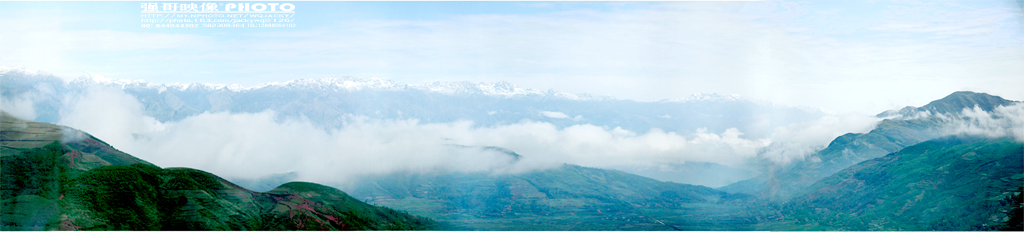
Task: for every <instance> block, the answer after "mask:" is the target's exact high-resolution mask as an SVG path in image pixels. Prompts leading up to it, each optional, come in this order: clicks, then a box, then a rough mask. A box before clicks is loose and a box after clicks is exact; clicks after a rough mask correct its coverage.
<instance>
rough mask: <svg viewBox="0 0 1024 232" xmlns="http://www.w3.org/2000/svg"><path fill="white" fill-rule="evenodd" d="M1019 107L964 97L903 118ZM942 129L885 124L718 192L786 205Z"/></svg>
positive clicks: (922, 121)
mask: <svg viewBox="0 0 1024 232" xmlns="http://www.w3.org/2000/svg"><path fill="white" fill-rule="evenodd" d="M1014 103H1016V102H1015V101H1010V100H1006V99H1003V98H1000V97H998V96H992V95H988V94H984V93H974V92H968V91H961V92H955V93H953V94H950V95H949V96H947V97H945V98H942V99H939V100H935V101H932V102H931V103H928V104H927V105H925V106H923V107H921V108H914V107H908V108H905V109H904V110H901V111H900V112H901V113H902V114H910V113H913V112H918V111H922V110H928V111H931V112H932V113H956V112H960V111H961V109H963V108H965V107H974V106H978V107H979V108H981V109H986V110H989V111H991V110H992V109H994V108H995V107H997V106H1002V105H1010V104H1014ZM958 107H959V108H958ZM891 114H893V113H892V112H888V114H887V113H883V114H880V116H891ZM942 124H943V121H942V120H940V119H938V118H935V117H926V118H916V119H899V118H895V119H885V120H882V121H881V122H880V123H879V124H878V125H877V126H876V127H875V129H873V130H871V131H870V132H868V133H849V134H845V135H843V136H840V137H838V138H836V139H834V140H833V141H832V142H831V143H830V144H829V145H828V146H827V147H826V148H825V149H822V150H821V151H818V152H816V153H814V154H811V155H810V156H809V157H807V159H804V160H799V161H796V162H793V163H790V164H787V165H783V166H778V167H775V166H773V167H772V169H771V170H770V171H769V172H767V173H765V174H762V175H759V176H756V177H754V178H751V179H747V180H743V181H740V182H737V183H734V184H730V185H727V186H724V187H722V188H719V190H722V191H726V192H733V193H746V194H750V195H755V196H758V197H763V198H766V199H772V200H786V199H788V198H790V197H793V196H795V195H796V194H799V193H801V192H802V191H803V190H804V189H805V188H807V187H809V186H810V185H811V184H813V183H815V182H817V181H818V180H821V179H822V178H825V177H828V176H830V175H832V174H834V173H836V172H838V171H840V170H843V169H845V168H847V167H850V166H852V165H854V164H857V163H860V162H862V161H865V160H868V159H873V158H877V157H881V156H884V155H886V154H889V153H892V152H896V151H899V150H900V149H902V148H904V147H906V146H910V145H914V144H917V143H920V142H924V141H928V140H930V139H934V138H937V137H939V136H941V135H943V131H942V128H941V127H940V126H941V125H942Z"/></svg>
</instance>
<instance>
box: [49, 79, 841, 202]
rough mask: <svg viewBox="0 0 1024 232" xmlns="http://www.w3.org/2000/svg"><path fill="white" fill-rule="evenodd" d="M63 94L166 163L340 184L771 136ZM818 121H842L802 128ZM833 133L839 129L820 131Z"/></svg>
mask: <svg viewBox="0 0 1024 232" xmlns="http://www.w3.org/2000/svg"><path fill="white" fill-rule="evenodd" d="M64 102H65V103H66V106H64V107H63V109H62V111H61V120H60V122H59V123H60V124H63V125H68V126H71V127H74V128H78V129H81V130H83V131H86V132H88V133H91V134H93V135H94V136H96V137H98V138H100V139H103V140H104V141H106V142H108V143H110V144H111V145H113V146H114V147H116V148H118V149H121V150H123V151H125V152H128V153H129V154H132V155H135V156H138V157H139V158H142V159H145V160H148V161H150V162H153V163H155V164H157V165H160V166H163V167H192V168H197V169H202V170H206V171H210V172H212V173H215V174H218V175H221V176H224V177H228V178H253V177H260V176H267V175H270V174H275V173H285V172H292V171H294V172H297V173H298V174H299V179H302V180H308V181H316V182H321V183H344V182H345V181H346V180H348V179H349V178H354V177H358V176H360V175H365V174H383V173H389V172H395V171H413V172H419V171H431V170H451V171H465V172H473V171H495V172H521V171H528V170H535V169H543V168H549V167H556V166H557V165H560V164H562V163H572V164H578V165H585V166H593V167H613V166H655V165H661V164H671V163H684V162H712V163H720V164H725V165H730V166H737V165H742V164H743V163H744V161H745V160H746V159H748V158H752V157H755V156H756V155H757V153H758V151H759V150H761V149H763V148H764V147H766V146H768V145H770V144H772V140H771V139H758V140H748V139H743V138H740V135H741V134H742V133H741V132H740V131H739V130H737V129H735V128H731V129H727V130H725V131H723V132H721V133H715V132H711V131H707V130H706V129H701V130H697V131H696V132H695V133H694V134H690V135H681V134H677V133H674V132H665V131H662V130H659V129H653V130H650V131H648V132H646V133H642V134H641V133H637V132H633V131H628V130H624V129H622V128H604V127H599V126H594V125H589V124H583V125H573V126H569V127H565V128H562V129H558V127H556V126H555V125H553V124H550V123H547V122H534V121H526V120H524V121H522V122H519V123H515V124H510V125H501V126H490V127H479V126H475V125H474V124H473V123H472V122H469V121H460V122H452V123H430V124H422V123H419V121H417V120H377V119H368V118H364V117H358V116H350V117H348V118H347V119H346V124H345V125H344V126H343V127H342V128H340V129H323V128H318V127H316V126H314V125H313V124H312V123H310V122H309V121H307V120H304V119H279V118H278V117H277V116H276V113H275V112H273V111H264V112H260V113H228V112H216V113H211V112H207V113H203V114H199V115H196V116H192V117H188V118H185V119H183V120H181V121H177V122H167V123H162V122H159V121H157V120H155V119H153V118H152V117H149V116H146V115H145V114H144V112H143V110H142V105H141V104H140V103H139V102H138V101H137V100H135V98H133V97H132V96H129V95H127V94H125V93H124V92H122V91H120V90H117V89H102V88H94V89H90V90H88V91H85V92H84V93H83V94H82V95H76V96H73V97H69V99H66V100H65V101H64ZM566 117H568V116H566ZM840 120H843V119H840V118H836V119H833V121H840ZM833 121H826V123H828V122H833ZM808 125H812V124H808ZM817 129H831V130H837V129H838V130H841V129H842V127H830V126H810V127H808V128H807V130H817ZM795 133H798V131H797V130H796V129H792V128H789V129H787V128H780V129H779V130H778V131H777V134H778V135H782V136H790V135H791V134H795ZM832 133H839V132H828V133H825V134H826V135H828V134H832ZM808 137H814V138H815V139H814V140H811V141H810V143H819V142H821V143H827V141H825V139H821V138H817V137H815V136H808ZM799 140H804V138H801V137H794V138H792V139H788V140H786V139H783V140H780V141H787V142H791V143H792V144H793V145H792V146H798V145H804V144H807V142H801V141H799ZM822 141H824V142H822ZM452 145H466V146H498V147H504V148H508V149H511V150H513V151H515V152H517V153H519V154H521V155H522V158H521V159H520V160H518V161H515V160H514V159H513V158H512V157H511V156H509V155H507V154H503V153H500V152H497V151H489V150H485V149H473V148H466V147H462V146H452Z"/></svg>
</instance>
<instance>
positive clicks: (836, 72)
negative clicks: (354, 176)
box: [0, 0, 1024, 115]
mask: <svg viewBox="0 0 1024 232" xmlns="http://www.w3.org/2000/svg"><path fill="white" fill-rule="evenodd" d="M149 2H157V1H149ZM174 2H190V1H174ZM207 2H211V1H207ZM235 2H237V1H235ZM140 3H145V2H131V1H125V2H0V15H3V17H0V28H3V29H2V33H0V65H4V66H8V67H25V68H26V69H28V70H43V71H45V72H48V73H52V74H54V75H57V76H60V77H63V78H67V79H73V78H77V77H80V76H82V75H84V74H86V73H93V74H98V75H102V76H105V77H108V78H115V79H143V80H147V81H150V82H154V83H177V82H182V83H194V82H202V83H213V84H240V85H242V86H256V85H260V84H263V83H267V82H286V81H289V80H294V79H306V78H323V77H329V76H355V77H377V78H382V79H388V80H394V81H400V82H404V83H408V84H420V83H425V82H432V81H472V82H498V81H508V82H511V83H514V84H517V85H519V86H521V87H526V88H534V89H540V90H547V89H554V90H557V91H562V92H571V93H591V94H599V95H610V96H613V97H616V98H619V99H632V100H637V101H657V100H661V99H676V98H683V97H686V96H690V95H691V94H694V93H718V94H737V95H740V96H745V97H751V98H757V99H763V100H767V101H771V102H775V103H778V104H784V105H792V106H809V107H816V108H822V109H826V110H830V111H834V112H839V113H861V114H872V115H873V114H876V113H879V112H881V111H884V110H888V109H895V108H901V107H903V106H921V105H924V104H927V103H928V102H929V101H931V100H935V99H939V98H942V97H943V96H945V95H948V94H949V93H952V92H954V91H960V90H971V91H980V92H986V93H990V94H994V95H998V96H1002V97H1004V98H1008V99H1012V100H1024V91H1022V90H1024V65H1022V64H1024V3H1022V1H1014V0H998V1H997V0H991V1H975V0H971V1H912V0H903V1H737V2H721V1H714V2H304V1H303V2H287V1H281V3H292V4H294V5H295V10H294V12H295V13H294V19H295V24H296V27H294V28H143V27H142V26H141V24H142V23H141V19H142V16H141V15H142V14H141V9H140ZM194 3H197V4H199V3H202V2H194ZM218 3H220V4H225V3H228V2H218Z"/></svg>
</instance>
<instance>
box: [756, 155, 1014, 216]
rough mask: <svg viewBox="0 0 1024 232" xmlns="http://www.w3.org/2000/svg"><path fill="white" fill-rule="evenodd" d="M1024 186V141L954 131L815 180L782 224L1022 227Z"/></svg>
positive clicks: (792, 205)
mask: <svg viewBox="0 0 1024 232" xmlns="http://www.w3.org/2000/svg"><path fill="white" fill-rule="evenodd" d="M1022 188H1024V144H1021V143H1019V142H1014V141H1012V140H996V141H991V140H990V139H979V138H967V137H959V138H957V137H946V138H941V139H936V140H931V141H927V142H923V143H920V144H917V145H913V146H909V147H907V148H904V149H903V150H901V151H899V152H897V153H893V154H890V155H887V156H884V157H880V158H876V159H872V160H868V161H865V162H863V163H860V164H858V165H855V166H853V167H850V168H848V169H845V170H843V171H841V172H838V173H836V174H835V175H832V176H830V177H828V178H825V179H823V180H821V181H819V182H817V183H815V184H814V185H813V186H811V187H810V188H808V189H809V190H807V191H806V192H804V193H803V194H801V195H800V196H799V197H796V198H794V199H793V200H792V201H791V202H790V203H789V205H788V208H789V209H788V210H787V213H788V214H790V218H788V219H787V220H786V221H785V222H783V223H778V224H776V225H784V224H787V223H788V224H803V225H808V226H812V227H803V229H816V230H990V229H1001V228H1003V227H1004V226H1007V225H1011V226H1017V228H1019V227H1020V219H1019V215H1020V212H1019V211H1020V199H1019V198H1020V197H1021V190H1022ZM1014 202H1016V203H1014ZM1014 205H1016V207H1015V206H1014ZM1015 211H1016V213H1015V214H1016V215H1018V216H1016V219H1013V217H1014V216H1012V215H1011V214H1014V212H1015ZM1011 219H1013V220H1011ZM1014 220H1016V221H1014ZM775 229H778V228H775Z"/></svg>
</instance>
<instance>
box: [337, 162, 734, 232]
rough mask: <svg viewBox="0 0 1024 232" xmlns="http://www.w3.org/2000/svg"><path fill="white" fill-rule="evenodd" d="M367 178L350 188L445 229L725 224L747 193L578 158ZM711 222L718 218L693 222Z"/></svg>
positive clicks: (655, 227) (707, 226) (652, 227)
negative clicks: (519, 170)
mask: <svg viewBox="0 0 1024 232" xmlns="http://www.w3.org/2000/svg"><path fill="white" fill-rule="evenodd" d="M371 180H372V181H367V182H364V183H363V184H362V185H361V186H359V187H357V188H356V189H355V190H353V191H350V192H352V193H353V194H354V195H357V196H360V197H361V198H362V199H365V200H366V201H370V202H373V203H375V204H381V205H386V206H388V207H393V208H398V209H404V210H409V211H410V212H414V213H416V214H420V215H428V216H430V217H432V218H436V219H438V220H441V221H442V222H446V223H449V224H450V227H449V228H447V229H498V230H673V229H674V228H673V226H677V227H680V228H682V227H684V226H686V225H692V224H693V223H692V222H693V221H694V220H697V219H698V218H694V217H695V216H694V215H697V217H701V218H705V219H709V220H702V222H707V221H715V220H710V219H711V218H717V219H722V220H720V221H723V223H725V221H726V218H735V212H739V211H742V210H741V209H739V207H737V205H739V203H741V202H744V201H745V200H749V197H747V196H745V195H736V194H727V193H724V192H721V191H716V190H714V189H711V188H708V187H704V186H694V185H685V184H678V183H671V182H661V181H657V180H654V179H650V178H646V177H641V176H636V175H632V174H628V173H624V172H620V171H613V170H603V169H596V168H587V167H580V166H575V165H564V166H562V167H560V168H556V169H550V170H544V171H536V172H529V173H524V174H516V175H487V174H479V173H478V174H473V173H448V174H437V175H427V174H397V175H390V176H386V177H380V178H376V179H371ZM681 215H690V216H689V217H680V216H681ZM733 222H735V221H733ZM716 226H723V225H718V224H716V223H711V224H704V225H700V226H698V227H693V228H691V229H694V228H696V229H712V228H719V227H716ZM733 226H736V225H733Z"/></svg>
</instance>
